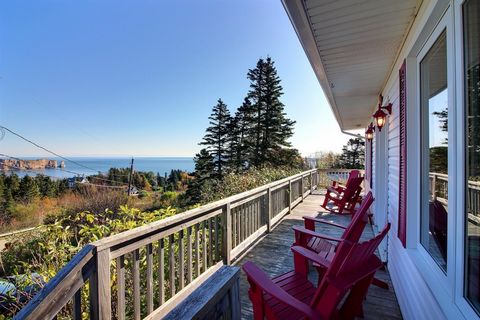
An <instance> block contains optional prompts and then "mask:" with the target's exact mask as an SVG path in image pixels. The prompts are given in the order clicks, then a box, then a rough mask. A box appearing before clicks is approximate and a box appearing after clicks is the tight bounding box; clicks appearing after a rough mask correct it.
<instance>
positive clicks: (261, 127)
mask: <svg viewBox="0 0 480 320" xmlns="http://www.w3.org/2000/svg"><path fill="white" fill-rule="evenodd" d="M247 78H248V79H249V80H250V91H249V92H248V98H249V99H250V100H251V101H252V106H253V109H254V111H255V112H254V115H253V119H251V125H250V126H249V128H250V136H251V137H252V139H253V143H252V145H253V147H252V149H253V154H252V155H253V156H252V157H251V159H250V160H251V162H252V164H253V165H255V166H259V165H262V164H265V163H271V164H288V161H289V160H294V159H293V158H292V159H284V160H283V161H282V162H284V161H287V163H276V162H277V161H276V156H277V155H278V154H279V152H280V151H281V149H282V148H286V147H287V148H288V147H290V146H291V144H290V142H288V139H289V138H290V137H291V136H292V135H293V127H294V124H295V121H292V120H290V119H288V118H287V117H286V114H285V112H284V108H285V106H284V104H283V103H282V102H281V101H280V97H281V96H282V95H283V91H282V90H283V88H282V86H281V84H280V82H281V81H280V77H279V76H278V74H277V70H276V68H275V63H274V61H273V60H272V59H271V58H270V57H267V59H266V60H264V59H259V60H258V62H257V66H256V67H255V68H254V69H251V70H249V71H248V74H247ZM290 153H291V154H292V156H293V155H294V153H293V152H290ZM285 154H286V153H285V152H282V155H285Z"/></svg>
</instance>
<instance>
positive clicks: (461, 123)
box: [453, 0, 479, 319]
mask: <svg viewBox="0 0 480 320" xmlns="http://www.w3.org/2000/svg"><path fill="white" fill-rule="evenodd" d="M464 2H465V1H464V0H455V1H454V5H453V11H454V26H455V30H454V31H455V55H456V60H455V61H456V62H457V65H456V68H457V70H456V73H455V77H456V79H455V80H456V81H455V82H456V88H455V89H456V90H455V96H456V101H455V103H456V105H457V119H456V128H457V130H456V131H457V132H460V133H461V134H458V135H457V137H456V140H455V142H456V145H457V157H456V159H457V168H456V172H455V174H456V177H457V181H458V182H460V183H461V184H462V186H460V184H459V185H458V186H459V187H458V188H456V189H457V192H456V195H455V197H456V199H457V204H456V212H458V214H457V215H456V229H457V233H456V235H455V237H456V239H455V240H456V241H455V242H456V248H455V249H456V252H457V258H456V260H455V262H456V266H455V269H456V270H457V272H456V275H455V294H454V301H455V303H456V305H457V306H458V308H459V309H460V310H461V311H462V312H463V314H464V316H465V317H466V318H468V319H475V318H477V319H478V318H479V315H478V314H477V312H476V311H475V310H474V308H473V307H472V306H471V305H470V303H469V302H468V301H467V299H466V298H465V295H464V292H465V290H464V279H465V278H464V277H465V258H466V257H465V221H466V220H465V188H464V181H465V110H466V108H465V92H464V90H465V86H464V85H465V83H464V81H465V79H464V46H463V45H464V43H463V11H462V6H463V3H464Z"/></svg>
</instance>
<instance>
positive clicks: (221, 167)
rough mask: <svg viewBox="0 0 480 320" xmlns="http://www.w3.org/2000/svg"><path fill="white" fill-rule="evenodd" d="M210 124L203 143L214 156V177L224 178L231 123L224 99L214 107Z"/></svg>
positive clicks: (219, 100)
mask: <svg viewBox="0 0 480 320" xmlns="http://www.w3.org/2000/svg"><path fill="white" fill-rule="evenodd" d="M209 119H210V126H209V127H208V128H207V130H206V132H207V133H206V134H205V136H204V137H203V141H202V142H201V143H200V144H201V145H205V146H206V150H207V151H208V153H209V154H210V155H211V156H212V157H213V164H214V168H213V174H212V177H213V178H216V179H222V178H223V176H224V174H225V170H226V165H227V161H228V158H227V156H228V154H227V147H228V129H229V127H228V124H229V123H230V119H231V117H230V112H229V111H228V108H227V105H226V104H225V103H223V101H222V99H218V102H217V104H216V105H215V106H214V107H213V110H212V114H211V115H210V117H209Z"/></svg>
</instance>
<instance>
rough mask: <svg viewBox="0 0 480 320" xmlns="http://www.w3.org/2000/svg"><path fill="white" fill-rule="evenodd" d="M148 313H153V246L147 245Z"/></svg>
mask: <svg viewBox="0 0 480 320" xmlns="http://www.w3.org/2000/svg"><path fill="white" fill-rule="evenodd" d="M147 312H148V314H150V313H152V312H153V245H152V244H151V243H149V244H147Z"/></svg>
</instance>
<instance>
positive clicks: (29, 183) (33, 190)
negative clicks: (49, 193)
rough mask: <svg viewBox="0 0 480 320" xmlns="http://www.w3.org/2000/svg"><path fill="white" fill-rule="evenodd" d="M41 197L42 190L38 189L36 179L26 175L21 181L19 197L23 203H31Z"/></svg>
mask: <svg viewBox="0 0 480 320" xmlns="http://www.w3.org/2000/svg"><path fill="white" fill-rule="evenodd" d="M39 196H40V190H39V188H38V185H37V183H36V182H35V179H34V178H32V177H30V176H28V175H26V176H24V177H23V178H22V180H20V187H19V197H20V199H21V200H22V201H25V202H31V201H32V200H34V199H35V198H38V197H39Z"/></svg>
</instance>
